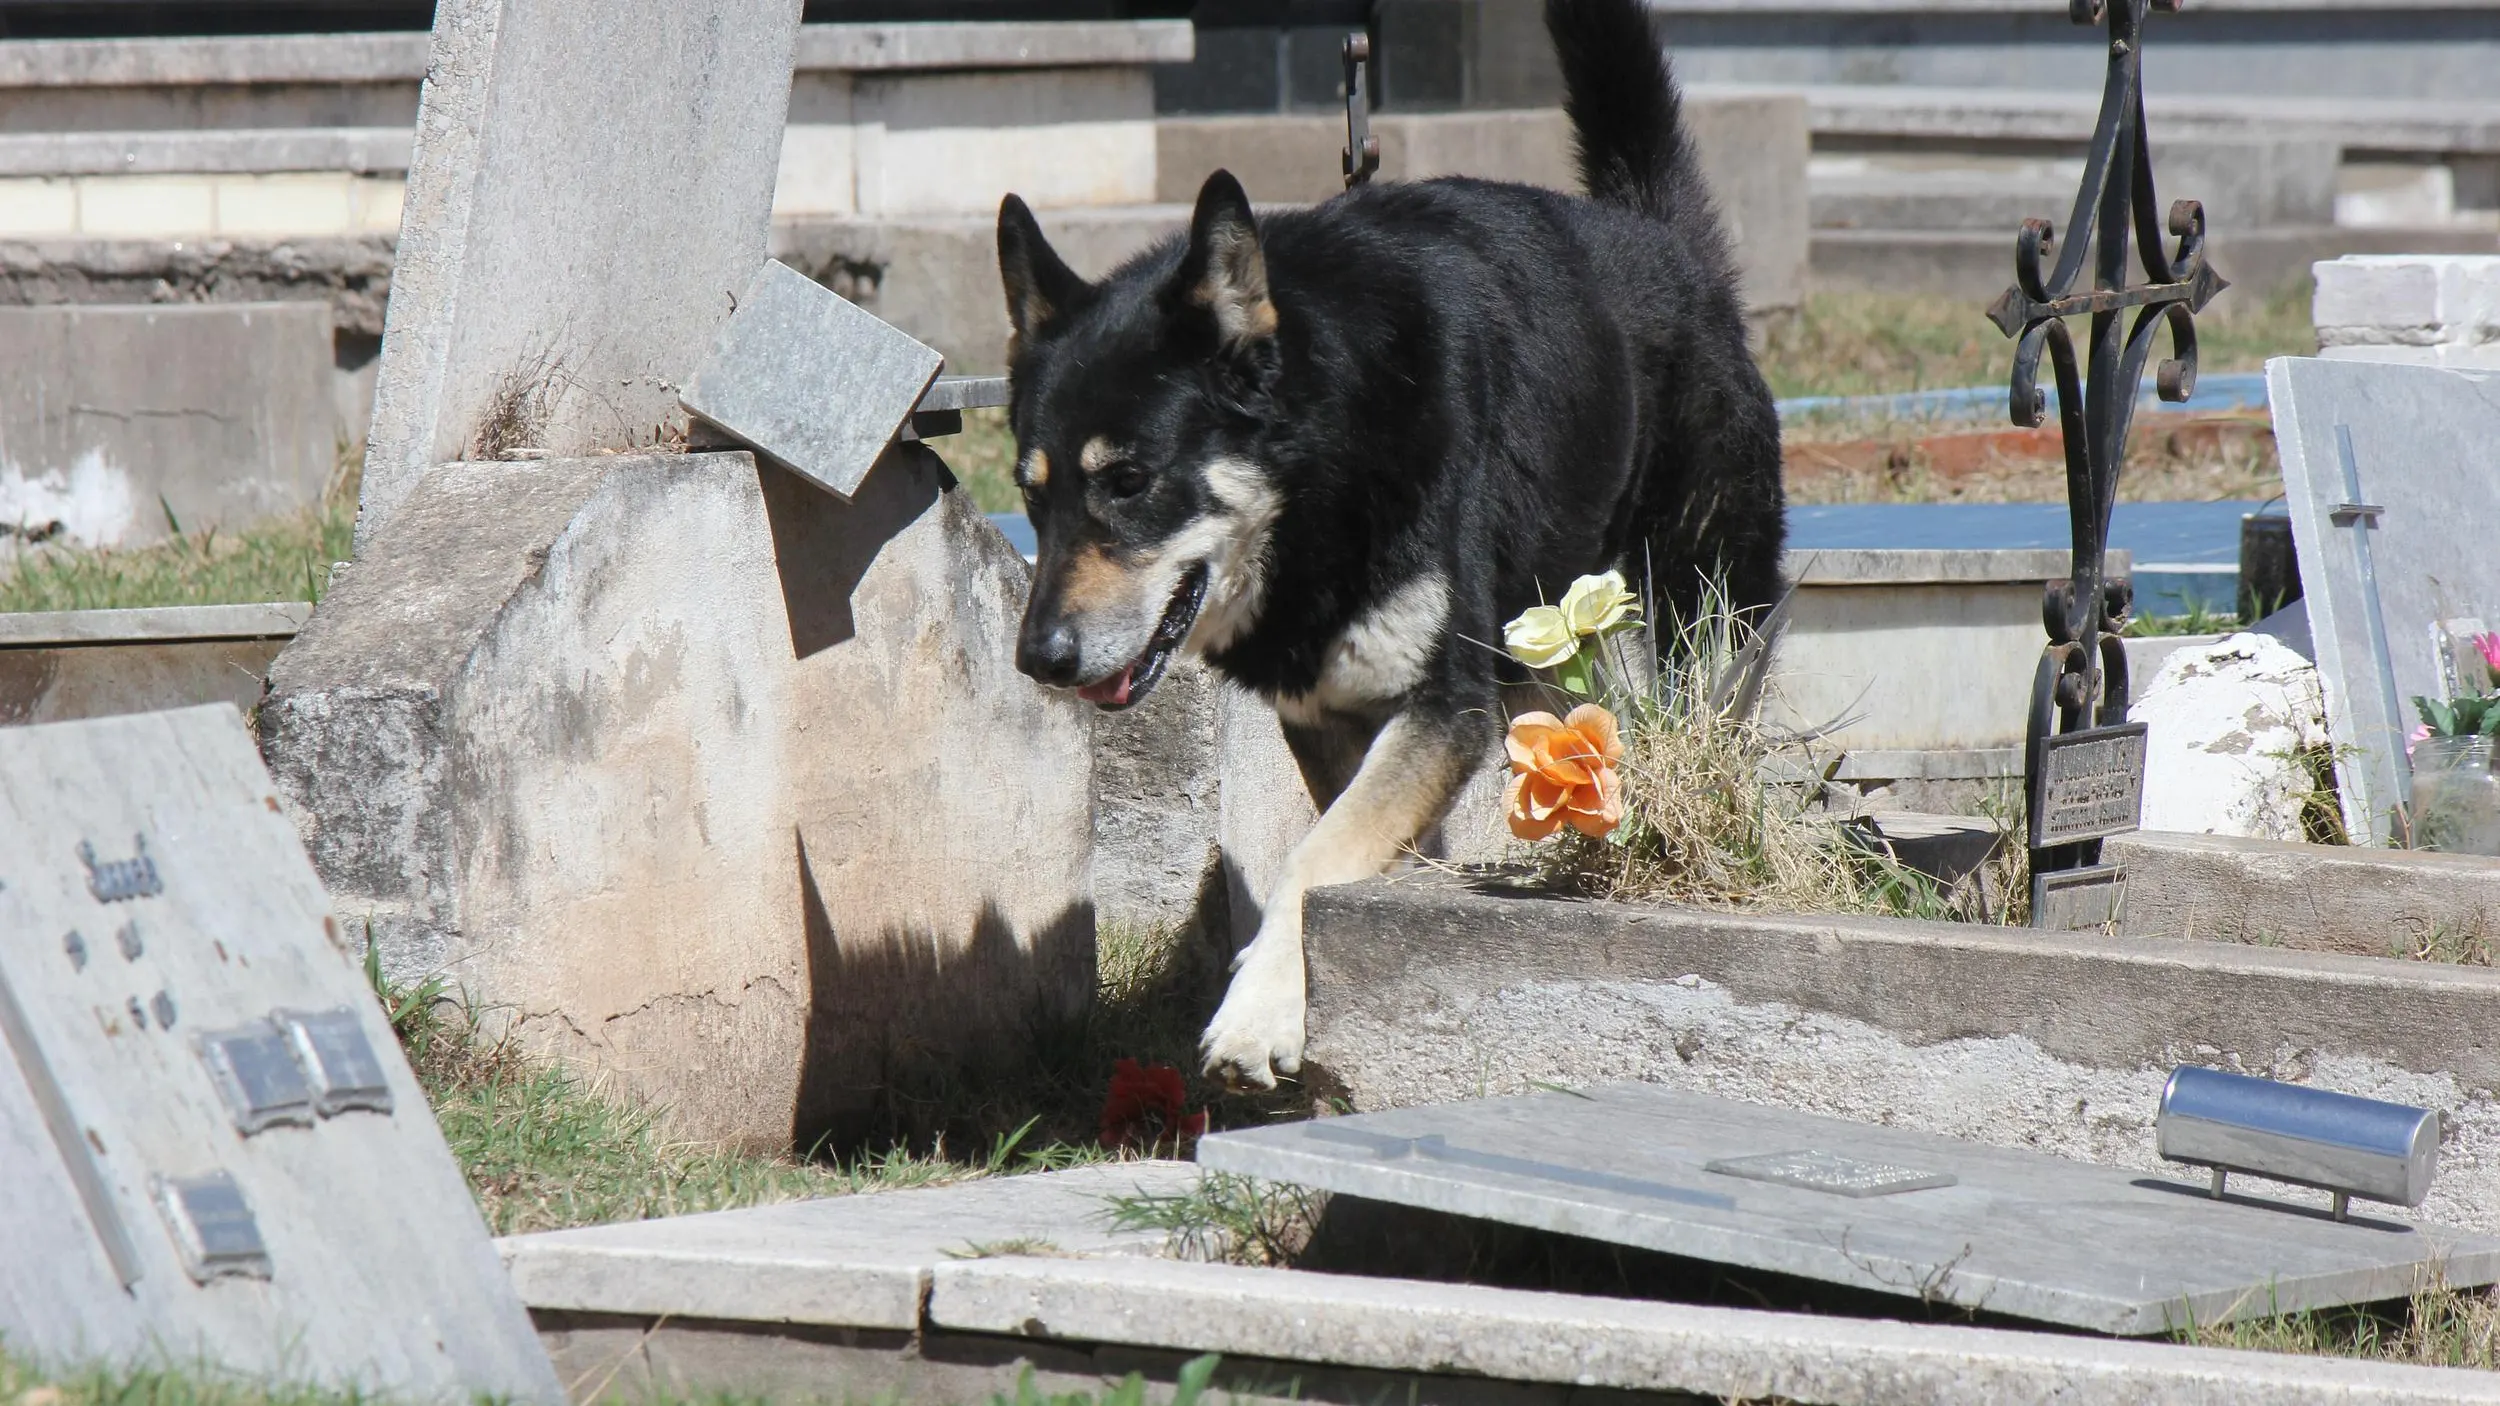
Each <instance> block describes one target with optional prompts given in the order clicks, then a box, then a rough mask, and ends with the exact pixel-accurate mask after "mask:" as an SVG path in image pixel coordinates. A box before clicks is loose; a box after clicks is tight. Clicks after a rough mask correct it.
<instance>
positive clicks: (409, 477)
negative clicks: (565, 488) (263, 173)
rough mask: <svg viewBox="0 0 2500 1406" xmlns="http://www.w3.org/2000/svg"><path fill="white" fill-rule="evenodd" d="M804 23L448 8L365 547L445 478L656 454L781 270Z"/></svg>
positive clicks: (750, 3)
mask: <svg viewBox="0 0 2500 1406" xmlns="http://www.w3.org/2000/svg"><path fill="white" fill-rule="evenodd" d="M798 20H799V16H798V10H797V8H796V7H794V6H792V5H789V4H787V3H784V0H730V2H729V3H723V4H717V5H713V6H710V7H707V8H702V9H694V8H689V7H687V6H683V5H674V4H667V3H658V2H657V0H646V3H643V4H640V5H638V6H636V7H634V8H631V9H618V8H616V7H614V6H607V7H602V8H599V9H596V10H592V9H588V8H584V7H582V6H577V5H563V4H504V3H500V0H456V2H455V3H447V4H445V5H443V6H442V7H441V8H440V10H439V11H438V12H437V13H436V15H435V21H434V43H433V48H432V51H431V55H430V58H429V60H428V64H427V69H426V74H427V76H426V82H425V87H424V93H423V98H422V102H421V105H420V107H419V111H418V116H417V136H416V148H415V153H414V155H413V156H412V158H411V160H410V166H409V172H408V193H407V203H406V208H405V213H404V214H403V216H402V220H401V225H400V237H399V246H398V263H397V266H396V268H395V269H394V271H393V278H392V283H393V287H392V296H391V306H390V316H389V325H388V328H387V330H386V331H385V333H384V336H383V345H382V366H381V372H380V377H379V380H378V381H377V383H376V385H375V389H374V409H373V425H372V429H371V432H370V435H369V437H368V439H367V444H366V451H365V479H364V512H363V513H362V515H361V516H360V517H359V519H358V522H357V544H358V546H359V548H362V547H363V546H365V545H367V544H369V543H370V542H371V541H372V540H373V534H374V532H375V531H376V530H377V529H378V528H379V527H380V526H381V525H382V523H383V522H385V521H387V520H388V519H389V517H390V516H391V514H392V513H393V512H394V511H395V510H396V508H397V507H398V505H399V503H400V500H401V499H403V498H405V497H406V496H407V495H408V494H409V493H410V492H411V491H412V490H413V489H414V487H415V485H416V481H417V479H418V478H419V477H420V476H422V475H423V474H424V472H425V471H426V469H427V468H428V467H429V466H431V465H434V464H438V463H442V462H444V461H446V460H451V459H458V458H462V457H464V456H469V455H473V454H477V453H480V452H481V451H484V450H497V451H499V450H501V449H503V448H508V447H523V446H526V447H529V448H533V449H537V450H540V451H543V452H545V453H547V454H550V455H555V456H567V455H578V454H586V453H590V452H593V451H596V450H614V449H623V448H631V447H633V446H636V445H648V444H650V443H651V442H652V440H653V439H654V438H655V434H654V432H655V430H657V429H658V428H659V427H660V426H662V425H663V424H664V423H665V422H668V421H670V420H672V419H673V418H674V417H675V416H676V415H677V414H678V413H679V412H678V409H677V388H678V387H680V386H682V385H684V384H685V382H686V379H687V377H688V376H689V374H690V373H691V372H692V371H693V369H694V366H695V364H696V362H697V360H698V359H699V358H700V357H701V356H702V354H703V349H704V348H705V347H706V346H708V345H709V344H710V343H711V340H712V335H713V333H714V332H715V331H716V330H717V329H718V328H719V326H720V324H721V322H722V321H723V320H724V319H726V318H727V317H728V316H729V310H730V303H731V300H732V298H734V297H735V296H736V294H737V292H738V290H739V289H740V288H741V287H743V286H745V284H746V282H747V280H748V278H749V277H751V276H752V275H753V274H754V272H755V269H756V266H757V265H758V264H760V263H761V262H762V261H763V257H764V245H765V239H766V230H767V226H768V225H769V224H770V222H771V214H772V196H773V184H774V180H775V178H776V176H777V174H778V171H779V165H780V157H781V132H782V126H783V123H784V121H785V119H786V117H787V115H788V107H789V101H790V71H791V54H792V49H793V47H794V46H795V45H796V43H797V40H798V27H799V25H798Z"/></svg>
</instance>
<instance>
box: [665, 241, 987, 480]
mask: <svg viewBox="0 0 2500 1406" xmlns="http://www.w3.org/2000/svg"><path fill="white" fill-rule="evenodd" d="M945 361H946V359H945V358H944V357H942V356H939V355H938V354H937V352H936V351H935V350H933V349H931V348H929V347H925V346H922V345H921V344H920V343H918V342H915V341H913V340H912V339H911V338H910V337H908V336H905V335H904V334H903V333H901V332H898V331H896V330H895V329H894V328H892V327H890V326H888V325H886V323H884V322H883V321H880V320H879V319H878V318H877V317H876V316H875V315H874V314H872V313H867V312H863V311H861V310H860V309H859V308H858V307H857V306H856V305H854V304H853V303H852V302H851V300H850V299H848V298H845V297H843V296H841V295H840V294H838V293H835V292H834V291H833V290H831V289H829V288H827V287H825V286H824V285H822V284H820V283H818V282H816V281H815V280H814V279H812V278H809V277H808V276H807V275H805V274H803V273H800V272H799V271H798V270H796V269H794V268H792V267H790V266H789V265H788V264H785V263H782V262H781V261H780V260H778V259H775V260H772V261H770V262H767V263H766V264H765V265H764V267H763V268H762V269H761V270H759V271H758V272H757V273H756V275H755V278H754V279H753V281H751V282H749V283H748V284H747V286H746V291H745V293H744V294H742V295H741V296H740V297H739V299H738V310H737V311H736V312H734V313H732V314H730V317H729V322H728V324H727V325H726V326H724V327H722V328H721V332H720V337H719V339H718V340H717V341H715V342H714V343H713V344H712V351H711V355H710V356H708V357H706V358H705V359H704V362H703V365H702V367H701V368H700V369H699V370H697V371H696V372H695V374H694V380H693V382H692V383H690V384H689V385H688V386H687V387H686V390H685V393H684V394H683V395H682V396H680V397H679V400H680V403H681V404H683V405H684V406H685V408H686V411H687V413H689V414H691V415H693V416H695V417H696V418H697V419H699V420H702V421H703V422H705V423H706V424H709V425H712V426H714V427H716V428H717V429H719V430H720V431H722V432H723V433H725V434H727V435H729V436H730V437H731V438H733V439H735V440H737V441H738V442H739V443H741V444H744V445H746V446H748V447H749V448H752V449H754V450H755V451H757V452H758V453H761V454H763V455H765V456H766V457H768V458H770V459H772V460H773V461H774V462H776V463H779V464H782V465H784V466H785V467H788V468H790V469H793V470H796V471H797V472H798V473H799V474H800V476H802V477H804V478H806V479H807V480H808V481H809V482H811V483H813V484H815V485H816V486H817V487H819V488H822V489H825V490H826V491H827V492H830V493H835V494H838V495H840V496H842V497H844V498H848V497H850V496H851V495H852V494H853V493H856V492H858V491H859V481H860V480H861V479H864V478H866V477H868V470H869V469H871V468H873V467H874V466H875V465H876V462H877V456H878V455H880V454H883V453H884V452H885V447H886V445H887V444H888V443H890V442H892V440H893V439H894V433H895V431H896V430H899V429H901V428H902V426H903V421H904V420H905V418H907V417H908V416H910V414H911V413H912V407H913V406H914V405H915V404H918V403H919V401H920V399H921V396H922V395H923V394H924V393H925V392H927V391H928V389H929V383H930V382H931V381H933V380H935V379H936V377H937V373H938V368H939V367H940V366H942V365H944V364H945ZM949 408H953V407H949Z"/></svg>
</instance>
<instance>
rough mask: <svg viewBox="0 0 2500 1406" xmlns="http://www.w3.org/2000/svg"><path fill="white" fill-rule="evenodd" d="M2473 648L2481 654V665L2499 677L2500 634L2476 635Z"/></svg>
mask: <svg viewBox="0 0 2500 1406" xmlns="http://www.w3.org/2000/svg"><path fill="white" fill-rule="evenodd" d="M2474 648H2475V649H2476V650H2477V651H2478V652H2480V653H2481V655H2482V656H2483V667H2484V668H2486V669H2489V670H2490V671H2491V674H2492V677H2493V678H2500V634H2486V635H2476V636H2475V637H2474Z"/></svg>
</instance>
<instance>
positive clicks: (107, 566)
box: [0, 462, 357, 612]
mask: <svg viewBox="0 0 2500 1406" xmlns="http://www.w3.org/2000/svg"><path fill="white" fill-rule="evenodd" d="M355 470H356V466H355V465H354V464H353V463H347V462H343V463H342V466H341V473H340V474H339V476H338V479H337V481H336V483H335V484H334V485H333V486H332V487H331V489H330V490H329V491H328V492H326V493H324V494H323V495H322V501H321V503H320V505H319V506H317V507H315V508H312V509H309V510H307V511H305V512H302V513H299V514H296V515H295V516H293V517H288V518H281V519H277V520H275V521H271V522H267V523H263V524H261V525H259V526H256V527H252V528H249V529H247V530H244V531H240V532H228V531H221V530H219V529H217V528H213V527H212V528H207V529H204V530H201V531H197V532H177V533H176V534H175V535H174V536H173V537H171V538H170V539H168V540H167V541H165V542H162V543H160V544H158V545H155V546H149V547H136V548H132V549H129V550H126V551H123V550H114V549H111V548H80V549H66V550H64V549H55V548H50V547H37V548H34V549H32V550H30V551H28V552H27V553H26V554H25V555H24V556H23V557H21V558H19V560H18V564H17V567H16V570H15V571H14V572H13V573H11V572H7V571H6V570H5V569H4V568H0V612H4V611H30V610H111V609H126V608H129V607H133V606H150V605H237V604H251V603H255V602H260V601H295V600H319V599H320V598H321V592H322V588H323V587H324V586H325V585H326V584H327V583H328V580H329V575H330V564H331V563H332V562H340V561H345V560H347V559H348V555H349V550H350V548H351V546H352V545H353V542H354V539H355V534H356V481H357V475H356V471H355ZM167 516H168V519H169V521H171V520H173V519H172V515H171V513H170V511H169V512H168V514H167ZM177 525H178V522H177Z"/></svg>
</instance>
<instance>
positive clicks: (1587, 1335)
mask: <svg viewBox="0 0 2500 1406" xmlns="http://www.w3.org/2000/svg"><path fill="white" fill-rule="evenodd" d="M929 1322H930V1324H931V1325H932V1326H933V1327H935V1328H945V1329H955V1330H961V1331H964V1332H982V1333H995V1334H1013V1335H1016V1336H1018V1337H1021V1338H1025V1339H1028V1340H1034V1341H1035V1342H1036V1344H1037V1347H1041V1346H1047V1345H1050V1344H1057V1343H1121V1344H1134V1345H1136V1346H1138V1347H1152V1348H1161V1349H1165V1350H1168V1351H1173V1352H1186V1353H1199V1352H1216V1353H1222V1354H1224V1364H1223V1365H1222V1366H1221V1367H1219V1368H1218V1381H1219V1384H1220V1383H1222V1382H1223V1381H1224V1380H1225V1379H1226V1378H1228V1377H1230V1376H1231V1375H1232V1374H1234V1373H1236V1372H1240V1373H1242V1374H1243V1375H1245V1376H1249V1377H1251V1378H1252V1380H1253V1381H1256V1380H1257V1379H1258V1378H1259V1377H1262V1376H1263V1377H1265V1379H1266V1380H1267V1381H1269V1382H1284V1381H1294V1380H1308V1378H1309V1377H1310V1376H1314V1375H1317V1374H1316V1373H1308V1372H1307V1371H1306V1372H1302V1373H1297V1372H1295V1371H1294V1370H1293V1369H1294V1367H1295V1366H1296V1365H1298V1364H1303V1363H1314V1364H1328V1365H1332V1366H1342V1367H1351V1368H1368V1369H1372V1370H1380V1371H1411V1372H1428V1373H1433V1374H1436V1378H1437V1379H1435V1380H1432V1381H1431V1386H1432V1387H1437V1388H1439V1391H1438V1392H1435V1393H1433V1394H1429V1395H1426V1396H1425V1397H1424V1399H1426V1400H1454V1399H1455V1400H1497V1401H1498V1400H1516V1401H1523V1402H1524V1401H1534V1400H1541V1399H1544V1400H1550V1399H1551V1398H1548V1397H1535V1396H1524V1395H1523V1396H1520V1397H1502V1396H1497V1395H1494V1394H1493V1389H1494V1388H1495V1387H1496V1386H1497V1384H1507V1383H1522V1384H1544V1385H1546V1388H1547V1389H1548V1390H1572V1389H1578V1388H1596V1389H1598V1390H1601V1391H1607V1390H1612V1391H1640V1392H1694V1393H1698V1394H1701V1395H1703V1396H1705V1397H1709V1398H1713V1399H1719V1400H1728V1401H1800V1402H1805V1401H1811V1402H1817V1403H1828V1406H2003V1403H2007V1402H2043V1403H2045V1402H2056V1403H2061V1406H2064V1404H2065V1403H2073V1406H2084V1403H2092V1404H2093V1406H2103V1404H2104V1403H2105V1404H2106V1406H2146V1404H2147V1403H2154V1402H2174V1401H2197V1402H2208V1403H2217V1404H2218V1403H2231V1406H2310V1403H2315V1404H2316V1406H2417V1404H2418V1406H2431V1404H2432V1403H2445V1402H2464V1401H2500V1377H2495V1376H2494V1375H2493V1374H2491V1373H2488V1372H2470V1371H2456V1370H2445V1369H2437V1368H2430V1367H2414V1366H2408V1365H2399V1364H2396V1363H2390V1362H2358V1361H2351V1360H2347V1359H2339V1358H2331V1357H2297V1356H2292V1355H2289V1354H2285V1353H2273V1352H2240V1351H2231V1350H2227V1349H2221V1348H2198V1347H2174V1346H2171V1345H2168V1344H2159V1343H2150V1342H2139V1341H2130V1340H2125V1339H2117V1340H2113V1339H2107V1338H2093V1337H2086V1336H2082V1335H2079V1334H2073V1333H2028V1332H2019V1331H2011V1330H2007V1329H2002V1328H1967V1327H1961V1326H1958V1325H1948V1324H1934V1323H1899V1322H1890V1321H1886V1320H1883V1319H1860V1318H1837V1317H1821V1316H1815V1315H1809V1314H1799V1313H1766V1312H1763V1311H1760V1310H1757V1309H1742V1308H1716V1307H1705V1306H1698V1305H1692V1304H1677V1303H1644V1302H1639V1301H1635V1300H1628V1299H1612V1298H1592V1297H1584V1296H1581V1295H1576V1294H1550V1293H1534V1292H1527V1291H1523V1290H1518V1289H1495V1288H1486V1287H1482V1286H1479V1285H1473V1284H1426V1283H1417V1282H1415V1281H1413V1280H1404V1279H1367V1278H1362V1277H1360V1276H1356V1275H1350V1274H1310V1273H1305V1272H1303V1271H1299V1270H1291V1269H1256V1268H1250V1267H1248V1266H1243V1265H1229V1264H1185V1263H1180V1262H1176V1261H1171V1260H1078V1261H1069V1260H1018V1259H987V1260H974V1261H967V1262H964V1263H960V1264H948V1265H941V1266H939V1268H938V1270H937V1273H936V1274H935V1275H934V1276H933V1283H932V1286H931V1289H930V1293H929ZM1035 1356H1036V1357H1037V1358H1040V1359H1042V1360H1043V1361H1051V1360H1052V1356H1051V1355H1048V1354H1045V1353H1044V1352H1039V1351H1037V1352H1036V1354H1035ZM1262 1366H1264V1367H1265V1371H1264V1372H1261V1371H1260V1368H1261V1367H1262ZM1428 1390H1429V1388H1428ZM1477 1393H1483V1394H1482V1395H1477ZM1275 1394H1277V1395H1280V1396H1301V1397H1303V1398H1304V1399H1320V1400H1338V1401H1364V1400H1376V1399H1378V1397H1377V1395H1376V1394H1373V1393H1354V1394H1345V1395H1332V1396H1325V1397H1321V1396H1316V1394H1312V1393H1305V1392H1294V1391H1290V1390H1281V1389H1280V1390H1275ZM1402 1397H1403V1393H1401V1398H1402Z"/></svg>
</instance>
